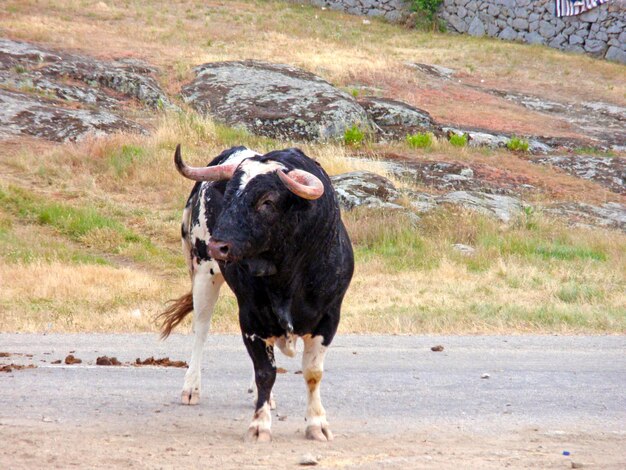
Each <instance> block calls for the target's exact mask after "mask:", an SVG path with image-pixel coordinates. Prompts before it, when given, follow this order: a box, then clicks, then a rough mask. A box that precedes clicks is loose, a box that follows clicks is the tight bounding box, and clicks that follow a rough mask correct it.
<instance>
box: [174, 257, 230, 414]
mask: <svg viewBox="0 0 626 470" xmlns="http://www.w3.org/2000/svg"><path fill="white" fill-rule="evenodd" d="M223 283H224V278H223V277H222V275H221V273H220V272H219V266H218V265H217V263H216V262H214V261H204V262H202V263H200V264H199V265H198V267H197V268H196V270H195V273H194V278H193V285H192V294H193V333H194V340H193V349H192V352H191V360H190V361H189V369H187V373H186V374H185V383H184V385H183V391H182V392H181V402H182V403H183V404H184V405H197V404H198V402H199V401H200V383H201V369H202V353H203V350H204V343H205V342H206V338H207V335H208V334H209V326H210V325H211V316H212V314H213V308H214V307H215V303H216V302H217V299H218V297H219V293H220V287H221V286H222V284H223Z"/></svg>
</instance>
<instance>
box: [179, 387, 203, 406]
mask: <svg viewBox="0 0 626 470" xmlns="http://www.w3.org/2000/svg"><path fill="white" fill-rule="evenodd" d="M180 401H181V403H182V404H183V405H197V404H198V403H200V388H184V389H183V391H182V393H181V394H180Z"/></svg>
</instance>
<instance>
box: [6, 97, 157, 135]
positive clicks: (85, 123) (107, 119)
mask: <svg viewBox="0 0 626 470" xmlns="http://www.w3.org/2000/svg"><path fill="white" fill-rule="evenodd" d="M120 131H132V132H138V133H143V132H145V130H144V129H143V128H142V127H141V126H139V125H137V124H136V123H133V122H131V121H128V120H125V119H123V118H121V117H119V116H116V115H115V114H111V113H110V112H108V111H97V110H88V109H72V108H64V107H61V106H58V105H57V103H56V102H55V101H53V100H49V99H45V98H42V97H37V96H33V95H30V94H28V93H20V92H14V91H9V90H4V89H1V88H0V138H1V137H7V136H12V135H13V136H18V135H28V136H34V137H41V138H44V139H47V140H52V141H55V142H66V141H78V140H81V139H83V138H85V137H86V136H87V135H95V136H99V135H105V134H110V133H113V132H120Z"/></svg>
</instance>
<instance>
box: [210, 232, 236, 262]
mask: <svg viewBox="0 0 626 470" xmlns="http://www.w3.org/2000/svg"><path fill="white" fill-rule="evenodd" d="M232 249H233V244H232V243H230V242H223V241H221V240H216V239H214V238H211V239H210V240H209V255H210V256H211V258H213V259H218V260H220V261H229V260H230V259H231V258H232Z"/></svg>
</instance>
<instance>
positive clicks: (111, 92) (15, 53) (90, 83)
mask: <svg viewBox="0 0 626 470" xmlns="http://www.w3.org/2000/svg"><path fill="white" fill-rule="evenodd" d="M155 73H156V70H155V69H154V68H152V67H150V66H149V65H147V64H145V63H144V62H142V61H140V60H137V59H120V60H117V61H112V62H107V61H102V60H98V59H95V58H93V57H87V56H83V55H77V54H70V53H66V52H58V51H52V50H49V49H46V48H43V47H39V46H36V45H34V44H29V43H25V42H19V41H11V40H9V39H2V38H0V83H2V84H4V85H9V86H10V85H13V86H14V87H16V88H29V89H34V90H37V91H39V92H42V93H48V94H50V95H56V96H57V97H58V98H61V99H64V100H68V101H79V102H82V103H85V104H90V105H93V104H96V105H100V104H102V103H105V104H108V105H109V107H113V106H114V103H117V105H118V106H119V105H120V103H121V102H122V101H124V100H125V99H136V100H138V101H140V102H141V103H143V104H145V105H147V106H150V107H153V108H160V107H171V106H172V105H171V103H170V102H169V100H168V98H167V96H166V95H165V93H163V91H162V90H161V87H160V86H159V84H158V83H157V82H156V80H155V79H154V77H153V75H154V74H155ZM68 81H69V82H72V81H73V82H74V83H73V84H72V83H68ZM172 107H173V106H172Z"/></svg>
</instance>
